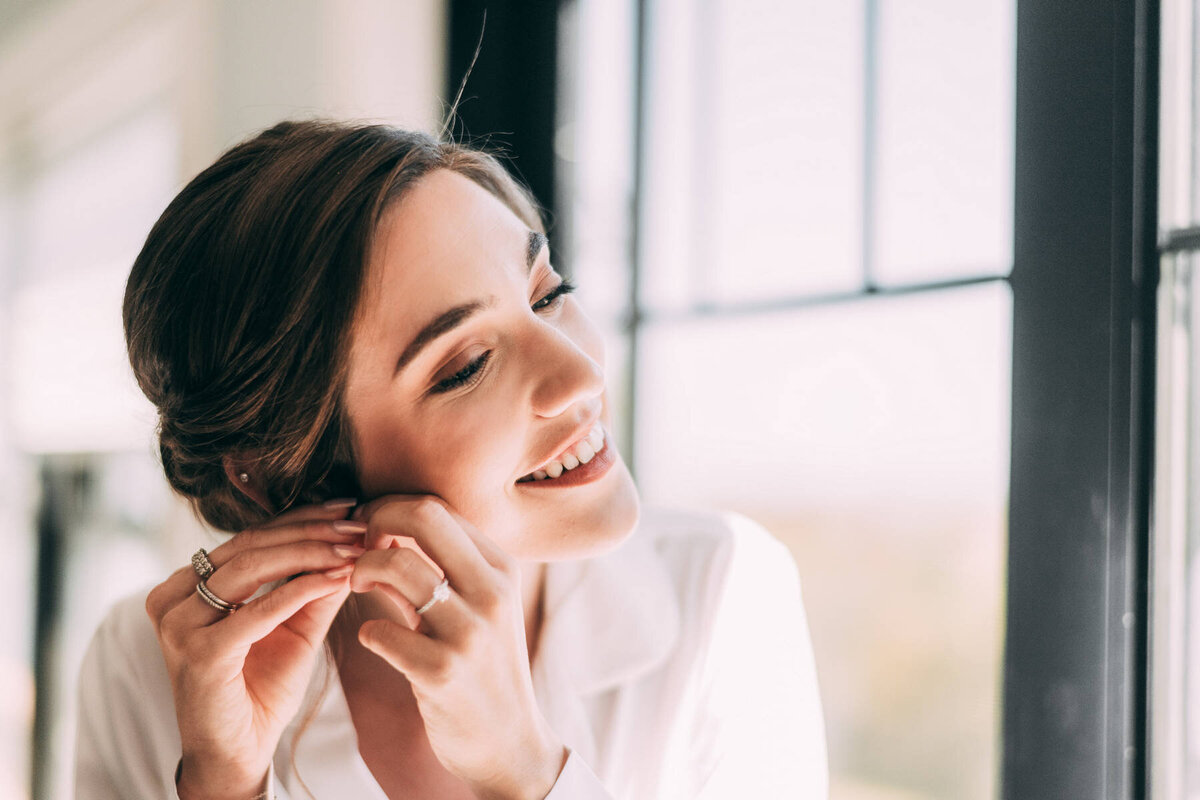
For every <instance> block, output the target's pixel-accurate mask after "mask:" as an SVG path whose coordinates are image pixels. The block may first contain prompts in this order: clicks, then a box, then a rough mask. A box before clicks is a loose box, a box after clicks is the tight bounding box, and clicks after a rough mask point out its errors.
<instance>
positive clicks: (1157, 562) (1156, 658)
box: [1150, 255, 1200, 800]
mask: <svg viewBox="0 0 1200 800" xmlns="http://www.w3.org/2000/svg"><path fill="white" fill-rule="evenodd" d="M1196 260H1197V256H1195V255H1181V256H1178V257H1174V258H1168V259H1166V260H1165V261H1164V262H1163V274H1162V283H1161V284H1160V288H1159V335H1158V408H1157V417H1156V419H1157V426H1158V431H1157V442H1156V458H1157V464H1156V469H1155V474H1156V480H1155V492H1156V497H1155V510H1154V547H1153V553H1154V564H1153V570H1154V573H1153V574H1154V583H1153V598H1152V602H1153V613H1152V615H1151V618H1152V619H1153V624H1154V630H1153V633H1152V636H1151V641H1152V642H1153V648H1154V650H1153V652H1152V654H1151V665H1152V670H1153V676H1152V680H1151V686H1152V687H1153V697H1152V700H1151V703H1152V705H1151V722H1152V726H1153V729H1152V731H1151V742H1153V745H1154V752H1153V753H1152V756H1151V759H1150V763H1151V765H1152V769H1153V773H1152V776H1151V777H1152V794H1153V796H1154V797H1155V798H1156V799H1157V798H1162V800H1192V799H1193V798H1195V797H1200V713H1197V706H1196V698H1197V696H1198V693H1200V492H1197V487H1198V486H1200V384H1197V376H1200V326H1198V325H1197V324H1196V316H1195V309H1196V308H1197V303H1200V284H1198V283H1197V282H1196V280H1195V268H1196Z"/></svg>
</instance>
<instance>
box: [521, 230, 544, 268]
mask: <svg viewBox="0 0 1200 800" xmlns="http://www.w3.org/2000/svg"><path fill="white" fill-rule="evenodd" d="M549 244H550V240H549V239H547V238H546V235H545V234H544V233H538V232H537V231H530V232H529V241H528V243H527V247H526V250H525V269H527V270H531V269H533V262H535V261H537V257H538V256H539V255H540V254H541V252H542V248H544V247H546V246H548V245H549Z"/></svg>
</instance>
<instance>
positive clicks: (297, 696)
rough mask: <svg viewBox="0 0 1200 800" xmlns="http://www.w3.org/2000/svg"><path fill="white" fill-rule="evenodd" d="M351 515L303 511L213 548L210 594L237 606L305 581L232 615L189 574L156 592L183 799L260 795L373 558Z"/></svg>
mask: <svg viewBox="0 0 1200 800" xmlns="http://www.w3.org/2000/svg"><path fill="white" fill-rule="evenodd" d="M352 505H353V501H330V503H329V504H328V506H329V507H324V506H308V507H304V508H299V509H294V510H292V511H289V512H287V513H285V514H282V515H280V516H279V517H276V518H275V519H274V520H272V521H271V522H269V523H267V524H266V525H263V526H262V527H259V528H254V529H251V530H247V531H244V532H242V533H240V534H238V535H237V536H234V537H233V538H232V539H230V540H229V541H227V542H225V543H224V544H222V545H221V546H219V547H217V548H216V549H214V550H213V551H212V552H211V553H210V554H209V560H210V561H211V562H212V564H213V566H214V567H215V568H216V569H215V571H214V572H213V573H212V575H211V576H209V578H208V582H207V583H208V587H209V589H211V590H212V592H213V593H214V594H216V595H217V597H219V598H221V599H223V600H225V601H227V602H230V603H237V602H245V601H247V600H248V599H249V598H250V597H251V595H253V594H254V593H255V592H256V591H258V590H259V589H260V588H261V587H262V586H264V585H265V584H268V583H271V582H274V581H279V580H283V579H285V578H288V577H289V576H293V575H299V577H297V578H295V579H294V580H291V581H288V582H287V583H284V584H282V585H280V586H278V587H276V588H274V589H272V590H271V591H269V592H266V593H265V594H263V595H262V596H260V597H256V598H255V599H253V600H250V601H249V602H246V605H245V606H244V607H243V608H240V609H238V610H237V611H235V612H233V613H231V614H227V613H224V612H221V611H218V610H216V609H215V608H212V607H211V606H209V605H207V604H206V603H205V602H204V600H202V599H201V598H200V596H199V595H197V593H196V582H197V577H196V573H195V571H194V570H193V568H192V567H191V566H188V567H184V568H182V569H179V570H177V571H176V572H175V573H174V574H173V575H171V577H170V578H168V579H167V580H166V581H164V582H163V583H161V584H159V585H158V586H156V587H155V588H154V589H153V590H152V591H151V592H150V595H149V597H148V598H147V599H146V611H147V613H149V615H150V619H151V620H152V621H153V622H154V628H155V631H156V632H157V634H158V640H159V644H160V646H161V647H162V651H163V655H164V657H165V660H166V664H167V671H168V673H169V674H170V677H171V687H172V690H173V693H174V696H175V712H176V716H177V718H178V721H179V734H180V738H181V741H182V745H183V753H182V761H181V772H180V775H179V784H178V789H179V796H180V798H182V800H193V799H200V800H225V799H226V798H228V799H229V800H248V798H251V797H254V796H255V795H257V794H258V793H259V792H261V791H262V787H263V782H264V778H265V777H266V774H267V769H268V767H269V766H270V762H271V758H272V757H273V755H274V753H275V747H276V745H277V744H278V742H279V738H280V736H281V735H282V734H283V730H284V728H285V727H286V726H287V724H288V723H289V722H290V721H291V719H292V718H293V717H294V716H295V715H296V713H297V712H298V711H299V709H300V704H301V702H302V700H303V699H304V694H305V690H306V689H307V687H308V682H309V679H310V677H311V675H312V670H313V666H314V664H315V657H316V654H317V653H318V651H319V650H320V649H321V647H322V642H323V641H324V638H325V634H326V632H327V631H328V630H329V626H330V624H331V622H332V621H333V618H334V616H335V615H336V614H337V611H338V609H339V608H340V607H341V605H342V603H343V602H344V601H345V599H346V597H347V595H348V594H349V575H350V572H351V570H352V569H353V561H354V559H355V558H356V557H357V556H358V555H359V554H361V552H362V550H363V548H362V547H361V546H359V544H360V541H361V539H360V537H361V536H362V535H363V533H364V532H365V530H366V526H365V525H363V524H362V523H360V522H355V521H352V520H347V519H345V517H346V514H347V512H348V511H349V509H350V507H351V506H352Z"/></svg>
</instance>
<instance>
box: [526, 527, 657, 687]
mask: <svg viewBox="0 0 1200 800" xmlns="http://www.w3.org/2000/svg"><path fill="white" fill-rule="evenodd" d="M647 527H648V526H647V523H646V517H645V516H643V518H642V522H641V523H639V525H638V527H637V528H636V529H635V530H634V532H633V533H632V534H630V536H629V538H627V539H626V540H625V541H624V542H622V543H621V544H620V545H618V546H617V547H616V549H614V550H612V551H610V552H608V553H605V554H603V555H599V556H595V557H593V558H589V559H583V560H579V561H563V562H553V563H550V564H548V565H547V566H546V577H545V581H546V584H545V596H544V606H543V618H542V630H541V634H540V641H539V643H538V649H537V653H536V655H535V660H537V661H543V662H544V663H543V664H542V665H541V666H542V667H544V668H545V669H546V670H547V672H549V673H552V674H556V675H558V676H561V678H562V679H564V680H565V681H567V682H568V683H570V684H571V685H572V686H573V687H574V688H575V690H576V692H578V693H579V694H580V695H588V694H593V693H598V692H602V691H604V690H605V689H609V688H612V687H614V686H616V685H618V684H621V683H624V682H627V681H629V680H632V679H634V678H636V677H638V676H640V675H643V674H645V673H646V672H649V671H650V670H652V669H654V668H655V667H657V666H658V665H659V664H661V663H662V662H663V661H664V660H665V659H666V658H667V656H668V655H669V654H670V653H671V650H672V648H673V647H674V646H675V641H676V639H677V638H678V635H679V601H678V598H677V597H676V594H675V591H674V581H673V580H672V578H671V574H670V572H669V570H668V568H667V565H666V563H665V562H664V560H663V557H662V556H661V555H660V554H659V552H658V550H657V549H656V548H655V547H654V543H653V541H652V540H651V538H650V535H649V531H648V529H647Z"/></svg>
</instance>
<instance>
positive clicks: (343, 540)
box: [147, 509, 367, 624]
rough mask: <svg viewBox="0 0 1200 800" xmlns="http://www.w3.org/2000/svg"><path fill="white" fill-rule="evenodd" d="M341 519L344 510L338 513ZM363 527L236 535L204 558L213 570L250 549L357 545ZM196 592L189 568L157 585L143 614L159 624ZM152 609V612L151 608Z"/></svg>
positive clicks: (299, 525) (303, 524)
mask: <svg viewBox="0 0 1200 800" xmlns="http://www.w3.org/2000/svg"><path fill="white" fill-rule="evenodd" d="M341 512H342V515H343V516H344V515H345V514H344V512H345V509H342V510H341ZM366 530H367V526H366V525H365V524H364V523H361V522H355V521H352V520H347V519H341V518H339V519H333V520H330V519H310V520H302V521H298V522H292V523H291V524H289V525H286V526H280V527H277V528H267V529H251V530H247V531H244V532H242V533H239V534H238V535H237V536H234V537H233V538H232V539H230V540H229V541H227V542H225V543H224V544H222V545H220V546H219V547H217V548H215V549H214V550H213V551H212V552H211V553H209V554H208V560H209V561H211V562H212V564H213V566H214V567H221V566H223V565H225V564H226V563H228V562H229V561H230V560H231V559H232V558H233V557H234V556H236V555H237V554H238V553H239V552H242V551H245V550H250V549H254V548H263V547H276V546H281V545H287V544H291V543H294V542H304V541H317V542H328V543H330V544H357V543H358V538H359V537H361V536H363V534H365V533H366ZM195 589H196V573H195V570H193V569H192V567H191V566H187V567H182V568H180V569H178V570H176V571H175V572H174V573H172V574H171V576H170V577H169V578H167V580H165V581H163V583H161V584H159V585H158V586H156V587H155V588H154V590H153V591H152V592H151V597H150V598H148V599H147V612H148V613H150V616H151V619H154V620H155V621H156V624H160V623H161V620H162V617H163V615H165V614H166V612H167V611H170V610H171V609H172V608H173V607H175V606H176V605H179V604H180V603H183V602H186V601H187V600H188V599H189V596H190V595H191V594H192V593H193V592H194V591H195ZM152 605H153V610H152V609H151V606H152Z"/></svg>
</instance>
